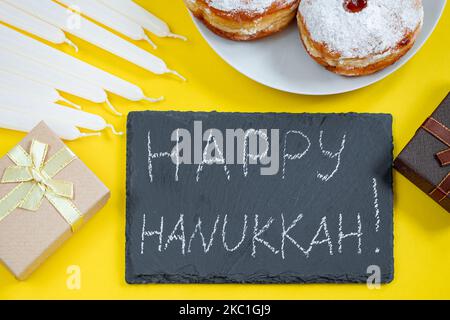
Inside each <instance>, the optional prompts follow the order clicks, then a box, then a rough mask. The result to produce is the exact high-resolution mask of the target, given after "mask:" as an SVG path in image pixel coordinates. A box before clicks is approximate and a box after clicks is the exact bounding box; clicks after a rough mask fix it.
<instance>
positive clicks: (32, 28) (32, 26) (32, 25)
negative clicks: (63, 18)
mask: <svg viewBox="0 0 450 320" xmlns="http://www.w3.org/2000/svg"><path fill="white" fill-rule="evenodd" d="M0 21H3V22H5V23H8V24H10V25H12V26H13V27H16V28H18V29H21V30H24V31H27V32H29V33H31V34H34V35H35V36H38V37H40V38H42V39H44V40H47V41H49V42H52V43H54V44H63V43H67V44H68V45H70V46H72V47H73V48H74V49H75V51H77V52H78V47H77V46H76V45H75V44H74V43H73V42H72V41H70V40H69V39H68V38H67V37H66V35H65V34H64V32H63V31H62V30H61V29H59V28H57V27H55V26H53V25H51V24H49V23H47V22H45V21H42V20H41V19H38V18H36V17H34V16H32V15H30V14H28V13H26V12H24V11H22V10H19V9H17V8H16V7H14V6H12V5H10V4H8V3H6V2H4V1H0Z"/></svg>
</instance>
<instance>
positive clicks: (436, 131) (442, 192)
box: [422, 117, 450, 202]
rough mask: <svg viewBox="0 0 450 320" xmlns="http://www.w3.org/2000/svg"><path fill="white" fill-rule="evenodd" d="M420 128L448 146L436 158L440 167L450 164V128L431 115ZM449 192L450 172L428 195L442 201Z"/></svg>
mask: <svg viewBox="0 0 450 320" xmlns="http://www.w3.org/2000/svg"><path fill="white" fill-rule="evenodd" d="M422 128H423V129H424V130H425V131H427V132H429V133H430V134H431V135H433V136H434V137H435V138H437V139H439V140H440V141H441V142H442V143H444V144H445V145H447V146H448V147H449V149H447V150H444V151H441V152H439V153H437V154H436V158H437V159H438V161H439V163H440V164H441V166H442V167H444V166H447V165H450V129H449V128H447V127H446V126H445V125H443V124H442V123H440V122H439V121H438V120H436V119H434V118H432V117H430V118H428V119H427V120H426V121H425V123H424V124H423V125H422ZM449 194H450V172H449V173H448V174H447V176H446V177H445V178H444V179H443V180H442V181H441V183H439V185H438V186H437V187H436V188H435V189H434V190H433V191H431V192H430V197H431V198H433V199H434V200H435V201H437V202H442V201H443V200H444V199H445V198H446V197H447V196H448V195H449Z"/></svg>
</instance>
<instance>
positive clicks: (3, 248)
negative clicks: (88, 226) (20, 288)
mask: <svg viewBox="0 0 450 320" xmlns="http://www.w3.org/2000/svg"><path fill="white" fill-rule="evenodd" d="M35 142H38V143H35ZM32 144H35V146H34V147H36V145H37V147H39V146H43V145H47V153H46V155H45V156H43V157H42V158H44V159H43V161H42V163H43V164H45V163H46V161H49V160H51V159H52V157H53V159H54V158H57V157H56V156H57V153H58V152H60V151H61V150H62V149H63V148H67V147H66V146H65V144H64V143H63V142H62V141H61V140H60V139H59V138H58V137H57V136H56V135H55V134H54V133H53V132H52V131H51V130H50V129H49V128H48V127H47V126H46V125H45V123H40V124H39V125H38V126H37V127H36V128H34V129H33V130H32V131H31V132H30V133H29V134H28V135H27V136H26V137H25V138H24V139H23V140H22V141H21V142H20V143H19V146H21V147H22V148H23V149H21V148H20V147H19V148H17V146H16V147H15V148H14V149H13V150H16V151H17V149H20V150H22V153H23V151H26V152H27V153H28V154H30V155H31V153H30V152H31V149H30V148H32ZM36 149H37V150H39V148H35V149H34V150H36ZM41 150H42V149H41ZM64 151H65V154H66V157H67V155H68V156H72V158H71V162H70V163H68V164H67V165H66V166H65V167H64V168H62V169H61V168H59V169H60V170H59V172H58V173H56V175H54V176H53V179H54V180H52V181H64V183H63V186H66V185H67V183H69V184H71V185H72V187H73V188H72V198H71V199H68V198H63V199H62V200H61V199H59V195H58V199H56V200H53V199H54V198H51V197H50V196H49V197H46V196H44V197H42V199H41V202H39V201H37V203H38V205H37V207H36V208H35V209H34V210H32V209H29V208H27V209H24V208H23V207H27V205H25V204H24V202H26V201H24V202H22V203H21V205H19V206H18V207H17V208H15V209H13V210H11V209H10V210H9V211H10V212H9V213H8V214H6V215H5V209H4V207H5V205H6V206H7V205H8V203H6V204H5V200H4V199H5V198H8V195H10V194H11V193H12V192H13V191H14V190H15V188H18V186H19V184H20V182H17V183H14V182H12V183H11V182H9V183H4V181H3V180H4V179H6V180H8V179H7V178H5V177H6V176H7V175H8V174H9V172H7V171H8V168H11V167H14V166H17V162H16V161H14V162H13V161H12V160H11V157H12V158H13V159H14V157H13V156H11V155H12V154H14V152H12V151H10V152H9V155H5V156H4V157H3V158H1V159H0V179H2V180H1V181H2V182H1V183H0V209H1V208H2V207H3V214H2V212H0V261H1V262H2V263H3V264H4V265H5V266H6V267H7V268H8V269H9V270H10V271H11V272H12V273H13V274H14V275H15V276H16V278H17V279H19V280H24V279H26V278H27V277H28V276H29V275H30V274H31V273H32V272H33V271H34V270H36V268H38V267H39V265H40V264H41V263H43V262H44V261H45V260H46V259H47V258H48V257H49V256H50V255H51V254H52V253H54V252H55V251H56V249H58V247H60V246H61V245H62V244H63V243H64V242H65V241H66V240H68V239H69V238H70V237H71V236H72V235H73V233H74V232H75V231H76V228H77V227H79V226H80V225H82V224H83V223H84V222H86V221H87V220H89V219H90V218H91V217H92V216H93V215H94V214H95V213H96V212H98V211H99V210H100V209H101V208H102V207H103V206H104V205H105V204H106V202H107V201H108V199H109V197H110V192H109V190H108V189H107V188H106V186H105V185H104V184H103V183H102V182H101V181H100V180H99V179H98V178H97V177H96V176H95V174H94V173H93V172H92V171H91V170H89V168H88V167H87V166H86V165H85V164H84V163H83V162H82V161H81V160H80V159H78V158H77V157H76V156H75V155H74V154H73V153H72V152H71V151H70V150H69V149H68V148H67V149H65V150H64ZM33 159H34V158H33ZM15 162H16V163H15ZM33 163H34V162H33ZM60 167H62V165H61V166H60ZM33 168H34V167H33ZM43 168H44V169H45V168H46V167H45V165H44V167H43ZM19 169H21V168H19ZM27 170H28V169H27ZM33 170H34V169H32V170H31V171H32V172H34V171H33ZM13 172H14V170H13ZM54 172H57V170H55V171H54ZM32 175H33V176H35V173H32ZM2 177H3V178H2ZM34 179H37V180H39V181H38V182H40V180H42V178H34ZM37 180H33V181H31V182H30V183H35V182H36V181H37ZM46 181H47V180H46ZM49 185H52V183H49ZM41 189H42V188H41ZM42 190H45V189H42ZM52 190H54V189H52ZM43 192H44V191H43ZM54 194H55V193H53V195H54ZM10 198H11V197H9V198H8V201H12V200H11V199H10ZM12 198H14V197H12ZM2 199H3V203H2ZM50 201H52V203H55V204H58V205H53V204H52V203H51V202H50ZM64 205H66V206H67V205H69V207H70V208H68V209H69V210H68V211H69V213H70V210H73V211H74V212H78V213H79V214H81V219H78V218H77V219H73V218H70V217H68V216H67V210H61V206H62V208H64ZM57 207H58V208H60V209H59V210H58V209H57ZM9 208H11V207H9ZM62 211H64V212H66V213H65V217H64V216H63V215H62V214H61V212H62ZM2 215H3V216H2ZM77 217H78V216H77ZM71 219H72V220H71Z"/></svg>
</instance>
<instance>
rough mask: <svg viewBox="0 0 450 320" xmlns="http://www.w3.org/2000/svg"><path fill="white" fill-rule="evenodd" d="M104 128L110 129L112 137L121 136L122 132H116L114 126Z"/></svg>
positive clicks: (108, 125)
mask: <svg viewBox="0 0 450 320" xmlns="http://www.w3.org/2000/svg"><path fill="white" fill-rule="evenodd" d="M106 128H109V129H111V131H112V133H113V134H114V135H116V136H122V135H123V132H119V131H117V130H116V128H114V126H113V125H112V124H107V125H106Z"/></svg>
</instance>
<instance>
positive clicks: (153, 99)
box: [142, 97, 164, 102]
mask: <svg viewBox="0 0 450 320" xmlns="http://www.w3.org/2000/svg"><path fill="white" fill-rule="evenodd" d="M142 100H145V101H149V102H159V101H162V100H164V97H159V98H149V97H144V98H142Z"/></svg>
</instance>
